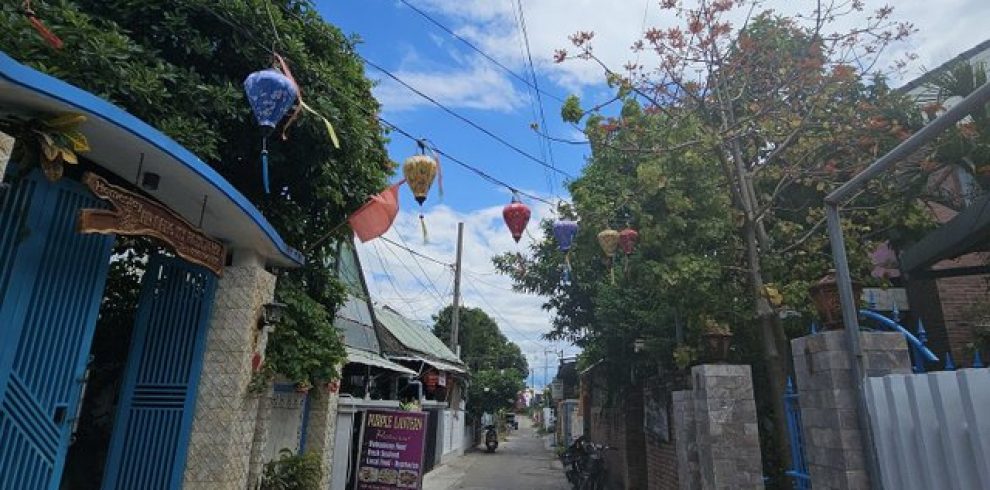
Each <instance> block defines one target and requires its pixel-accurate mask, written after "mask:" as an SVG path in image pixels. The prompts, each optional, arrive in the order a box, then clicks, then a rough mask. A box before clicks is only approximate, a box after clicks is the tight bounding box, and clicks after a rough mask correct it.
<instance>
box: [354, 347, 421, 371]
mask: <svg viewBox="0 0 990 490" xmlns="http://www.w3.org/2000/svg"><path fill="white" fill-rule="evenodd" d="M345 349H346V350H347V362H348V363H354V364H364V365H365V366H374V367H378V368H382V369H388V370H389V371H395V372H397V373H402V374H412V375H416V374H417V373H416V371H413V370H412V369H409V368H407V367H405V366H403V365H401V364H396V363H394V362H392V361H390V360H388V359H385V358H384V357H382V356H380V355H378V354H375V353H374V352H369V351H365V350H361V349H355V348H353V347H345Z"/></svg>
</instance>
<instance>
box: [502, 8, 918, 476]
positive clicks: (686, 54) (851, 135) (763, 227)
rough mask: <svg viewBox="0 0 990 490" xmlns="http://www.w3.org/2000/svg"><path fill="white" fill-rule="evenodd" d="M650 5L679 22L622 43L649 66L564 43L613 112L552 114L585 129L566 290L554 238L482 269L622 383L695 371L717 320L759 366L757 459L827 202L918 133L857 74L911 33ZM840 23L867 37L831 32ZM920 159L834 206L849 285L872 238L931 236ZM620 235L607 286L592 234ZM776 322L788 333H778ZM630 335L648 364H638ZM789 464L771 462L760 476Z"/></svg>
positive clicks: (778, 434)
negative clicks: (701, 345)
mask: <svg viewBox="0 0 990 490" xmlns="http://www.w3.org/2000/svg"><path fill="white" fill-rule="evenodd" d="M744 4H745V5H744ZM661 7H662V8H663V9H665V10H666V11H668V12H669V13H670V15H671V16H673V17H676V18H678V19H680V21H681V22H682V23H683V24H682V26H681V27H672V28H664V29H660V28H651V29H647V31H646V32H645V34H644V37H643V39H642V40H641V41H639V42H638V43H636V44H635V45H634V51H649V52H650V54H651V55H652V56H653V59H656V60H657V62H656V64H655V65H653V66H648V67H647V66H642V65H639V64H636V63H630V64H629V65H627V66H625V67H624V68H625V71H624V72H623V73H618V72H616V71H613V70H612V69H610V68H609V67H608V66H607V65H606V64H605V63H604V62H602V60H600V59H598V58H597V57H596V55H595V51H594V50H593V41H594V33H592V32H578V33H576V34H574V35H573V36H571V38H570V40H571V43H572V44H573V49H574V53H573V55H572V54H570V53H568V52H567V51H566V50H559V51H558V52H557V54H556V56H555V60H556V61H558V62H563V61H565V60H568V59H580V60H585V61H591V62H594V63H596V64H597V65H598V66H600V67H602V68H603V71H604V72H605V73H604V78H605V80H606V81H607V82H608V83H609V85H610V86H612V87H614V88H615V90H616V98H617V99H619V100H622V102H623V105H622V109H621V111H620V112H619V114H617V115H612V116H608V115H605V114H600V113H598V111H596V110H591V111H587V112H586V111H582V110H581V109H580V101H576V100H575V99H573V98H572V99H569V103H568V107H567V110H566V112H565V113H563V116H564V117H565V119H569V120H571V121H573V120H574V119H575V117H577V116H579V115H580V118H581V119H584V121H585V133H586V134H587V136H588V139H589V140H590V142H591V146H592V157H591V159H590V161H589V164H588V165H587V166H586V167H585V169H584V172H583V174H582V176H581V177H580V178H578V179H577V180H575V181H574V182H572V183H571V185H570V190H571V195H572V196H573V198H574V205H573V208H572V209H562V210H561V211H562V213H563V214H568V213H575V214H577V215H578V216H580V218H581V223H582V225H581V226H582V227H581V231H580V232H579V234H578V237H577V239H576V246H575V249H574V251H573V252H572V254H571V258H570V260H571V263H572V264H573V265H574V270H575V272H574V276H575V278H574V280H573V281H572V283H570V284H565V283H562V282H561V281H560V280H559V279H560V271H559V265H560V264H561V263H562V262H563V257H562V254H561V253H560V252H559V251H557V250H556V245H555V244H554V243H552V242H551V241H547V242H545V243H542V244H537V245H535V246H534V248H533V249H532V250H531V253H532V256H531V258H530V260H529V261H528V262H527V263H525V264H524V265H523V266H522V267H520V266H519V264H518V260H513V259H512V258H511V257H509V256H502V257H497V258H496V259H495V263H496V265H497V266H498V267H499V269H500V270H501V271H502V272H504V273H507V274H512V275H513V277H514V278H515V280H516V287H517V288H519V289H522V290H525V291H532V292H536V293H540V294H543V295H547V296H549V297H550V298H551V299H550V300H549V301H548V302H547V305H546V306H547V308H552V309H553V310H554V311H555V312H556V318H555V323H554V329H553V331H552V332H551V334H550V335H551V336H552V337H555V338H564V339H570V340H573V341H575V342H576V343H578V344H579V345H581V346H582V347H584V349H585V350H584V352H585V355H586V356H587V357H588V358H589V359H588V360H587V361H595V360H598V359H608V360H609V362H608V363H607V366H606V369H608V371H609V375H610V376H611V377H612V378H613V382H615V383H618V384H619V385H628V384H629V383H628V381H627V380H628V379H629V373H630V370H635V369H636V368H637V366H638V365H641V364H651V363H653V362H659V363H660V364H661V365H664V366H666V367H685V366H686V365H687V364H688V363H690V362H691V360H692V359H693V358H694V356H693V355H692V351H693V350H694V346H696V345H697V341H698V338H699V334H700V330H701V328H702V327H701V321H700V320H701V318H703V317H711V318H712V319H714V320H716V321H718V322H725V323H727V324H728V325H730V326H731V327H732V330H733V331H734V332H735V337H734V343H735V352H734V353H733V357H734V360H735V361H738V362H745V363H750V364H753V365H754V370H755V372H754V380H755V382H756V388H757V401H758V403H759V408H760V411H761V414H763V417H761V428H762V429H763V435H764V437H765V438H766V439H765V440H764V447H769V448H771V450H773V448H776V449H777V450H778V451H781V452H784V451H786V448H787V443H786V433H785V432H784V429H783V427H784V424H783V423H782V422H780V420H781V419H780V417H781V416H782V413H783V411H782V403H783V398H782V395H783V387H784V382H785V379H786V372H787V371H788V370H789V364H790V363H789V353H788V350H789V342H788V338H789V337H790V336H794V335H797V334H799V332H801V333H803V332H804V331H806V330H805V328H806V327H805V326H806V325H807V323H806V322H807V320H808V319H809V316H810V313H811V302H810V301H809V298H808V296H807V288H808V286H809V285H810V283H811V282H813V281H815V280H817V279H819V278H820V277H822V276H823V275H824V274H825V272H826V271H827V270H828V269H829V267H830V264H831V255H830V249H829V247H828V238H827V235H826V233H825V227H824V224H825V215H824V197H825V195H827V194H828V193H829V192H830V191H831V190H833V189H835V188H837V187H838V186H839V185H840V184H842V183H843V182H845V181H847V180H848V179H849V178H850V177H851V176H852V175H855V174H856V173H858V172H859V171H861V170H862V169H864V168H865V167H866V166H867V165H869V164H870V163H871V162H872V161H873V160H875V159H876V158H877V157H878V156H880V155H881V154H883V153H884V152H885V151H887V150H888V149H890V148H892V147H893V146H894V145H896V144H897V143H899V142H900V141H902V140H903V139H905V138H907V137H908V136H909V135H910V134H911V131H912V130H913V129H914V128H916V127H918V125H920V123H921V121H920V118H919V117H918V113H917V111H916V110H915V109H914V108H913V106H912V104H911V103H910V101H909V100H907V99H906V98H905V97H903V96H902V95H901V94H898V93H896V92H893V91H891V90H889V88H888V87H887V85H886V83H885V79H884V77H883V76H881V75H874V74H871V73H870V70H872V69H873V67H874V66H875V65H873V64H872V62H873V61H874V60H875V58H876V57H877V54H878V53H879V52H881V51H883V49H884V47H886V46H887V45H889V44H891V43H894V42H898V41H900V40H902V39H904V38H905V37H906V36H908V35H909V34H910V33H911V31H912V28H911V26H910V25H906V24H903V23H898V22H896V21H894V20H892V19H891V10H890V9H887V8H884V9H881V10H880V11H877V12H873V13H872V14H871V15H869V16H866V15H860V13H861V12H862V9H863V6H862V4H861V2H852V3H848V2H847V3H843V4H841V5H839V4H823V5H822V6H820V9H821V11H819V12H814V13H811V14H810V15H803V16H799V17H793V18H790V17H784V16H780V15H779V14H776V13H774V12H773V11H766V12H760V11H759V5H757V6H756V8H755V9H753V10H752V11H751V10H750V8H751V6H750V5H749V2H742V1H735V0H718V1H712V0H693V1H679V0H670V1H664V2H661ZM849 15H854V16H858V17H860V18H862V19H864V20H863V21H862V24H863V25H859V26H857V27H856V28H854V29H852V30H849V31H839V32H834V33H833V32H828V29H829V28H830V24H832V23H834V22H835V21H836V20H837V19H840V18H842V17H844V16H849ZM733 16H738V17H741V18H745V19H746V21H745V23H743V24H741V26H742V27H739V28H734V27H733V25H732V24H730V21H729V18H731V17H733ZM900 66H903V65H900ZM895 68H896V67H895ZM594 107H596V108H598V107H603V106H602V104H597V105H595V106H594ZM585 115H586V117H585ZM918 160H919V159H918V158H917V156H916V157H915V158H912V159H911V161H909V162H907V164H905V165H903V166H902V167H901V168H899V169H898V170H899V171H898V173H897V174H896V175H895V176H894V177H893V178H887V179H882V180H878V181H875V182H873V183H872V184H871V185H870V186H869V187H868V188H867V189H866V190H865V191H864V192H862V193H861V194H860V195H859V196H857V199H856V201H855V205H851V206H848V207H847V208H846V209H845V210H844V219H845V221H844V223H843V226H844V228H845V230H846V233H847V235H846V236H847V245H848V248H849V255H850V258H851V262H852V264H851V266H852V269H853V274H854V275H855V276H856V277H857V278H862V279H867V281H868V278H869V275H868V274H869V260H868V252H869V251H871V250H873V248H874V247H875V246H876V245H877V244H878V243H881V242H884V241H888V242H890V243H891V245H892V246H893V247H895V248H898V247H901V246H903V245H904V244H906V243H909V242H910V241H911V240H913V239H914V238H915V237H917V236H918V234H919V233H921V232H922V231H924V230H925V228H926V227H927V226H928V225H929V220H928V219H926V214H925V213H924V210H923V209H922V208H921V206H919V204H918V202H917V201H916V199H915V198H916V197H917V196H918V195H919V194H918V192H917V190H918V188H919V187H920V186H922V185H923V183H924V181H925V180H926V174H925V173H924V172H918V171H917V170H918ZM626 222H628V223H630V224H631V225H633V226H635V227H637V228H638V229H639V232H640V237H641V244H640V246H639V247H638V248H639V249H638V251H637V252H636V253H634V254H633V255H632V256H630V257H628V258H626V259H624V261H623V262H625V263H624V264H623V263H621V262H620V263H619V264H617V265H616V267H620V266H621V269H622V270H623V273H622V274H621V278H620V279H619V280H618V281H616V284H614V285H613V284H611V281H609V280H608V279H607V278H606V277H607V272H606V271H607V264H606V263H605V261H604V260H603V257H602V255H601V253H600V252H599V251H598V249H597V246H596V243H595V239H594V237H595V234H596V233H597V232H598V231H599V230H601V229H603V228H604V227H606V226H611V227H613V228H616V227H617V226H622V225H624V224H625V223H626ZM544 226H549V223H545V224H544ZM547 235H548V236H550V234H549V233H548V234H547ZM783 312H788V313H791V314H790V316H792V317H793V316H794V315H793V313H798V315H799V318H801V321H791V323H790V324H788V323H787V322H785V321H783V320H782V319H781V316H782V315H781V313H783ZM678 327H680V328H678ZM679 337H680V338H683V340H684V344H682V345H681V347H680V348H678V344H679V342H678V341H679V340H680V339H679ZM639 338H642V339H644V340H645V345H646V349H647V352H648V353H652V354H654V355H646V356H635V355H633V352H632V351H633V344H634V341H635V340H636V339H639ZM652 359H657V361H652ZM587 361H586V362H587ZM633 372H635V371H633ZM775 417H776V421H775V422H774V421H773V419H774V418H775ZM768 421H770V422H771V424H767V422H768ZM771 436H772V437H771ZM774 459H776V461H774ZM785 459H786V458H785V457H778V458H768V460H769V461H768V463H769V467H768V472H769V473H768V474H777V473H779V472H780V471H781V468H782V467H783V464H784V460H785Z"/></svg>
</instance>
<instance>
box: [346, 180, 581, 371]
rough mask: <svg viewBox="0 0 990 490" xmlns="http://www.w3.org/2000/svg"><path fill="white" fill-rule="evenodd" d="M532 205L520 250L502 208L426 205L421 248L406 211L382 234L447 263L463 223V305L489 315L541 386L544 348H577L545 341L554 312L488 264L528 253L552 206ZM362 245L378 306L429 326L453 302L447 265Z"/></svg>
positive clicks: (414, 218) (378, 244)
mask: <svg viewBox="0 0 990 490" xmlns="http://www.w3.org/2000/svg"><path fill="white" fill-rule="evenodd" d="M524 200H525V199H524ZM506 201H508V196H506ZM527 205H529V206H530V209H531V210H532V213H533V214H532V218H531V219H530V222H529V226H528V227H527V229H528V230H529V233H527V234H524V235H523V238H522V240H520V243H519V244H518V245H516V243H515V242H514V241H513V240H512V237H511V236H510V234H509V231H508V229H506V227H505V224H504V222H503V221H502V206H501V205H499V206H491V207H487V208H482V209H477V210H474V211H471V212H466V213H462V212H458V211H455V210H453V209H451V208H449V207H447V206H445V205H429V203H428V205H427V207H426V213H425V219H426V224H427V229H428V234H429V242H428V243H426V244H424V243H423V239H422V234H421V231H420V224H419V217H418V215H417V214H416V213H411V212H407V211H400V212H399V216H398V217H397V219H396V222H395V225H394V226H393V228H392V230H390V231H389V232H388V233H386V234H385V237H386V238H389V239H391V240H393V241H395V242H397V243H400V244H401V243H405V244H406V245H407V246H408V247H409V248H412V249H413V250H416V251H417V252H419V253H422V254H423V255H426V256H429V257H432V258H436V259H438V260H439V261H441V262H444V263H448V264H449V263H453V261H454V256H455V248H456V243H457V223H458V222H459V221H460V222H464V253H463V260H462V262H463V271H464V273H463V275H462V282H461V293H462V304H463V305H465V306H469V307H478V308H481V309H483V310H485V311H486V312H487V313H488V314H489V315H490V316H492V318H493V319H495V321H496V322H497V323H498V324H499V326H500V327H501V330H502V333H504V334H505V335H506V336H507V337H508V338H509V339H510V340H512V341H513V342H515V343H516V344H518V345H519V347H520V349H522V351H523V353H524V354H525V355H526V357H527V360H528V361H529V364H530V367H531V368H535V369H536V377H537V381H538V384H542V378H543V374H544V369H543V367H544V364H546V362H547V357H548V356H547V355H546V354H545V352H544V351H545V350H546V349H551V350H553V351H560V350H564V351H565V354H566V355H573V354H574V353H575V352H576V349H575V348H574V347H573V346H568V345H565V344H563V343H555V342H547V341H544V340H542V339H541V335H542V334H544V333H546V332H548V331H549V329H550V323H551V321H552V320H551V312H547V311H545V310H543V308H542V305H543V303H544V301H545V298H543V297H539V296H534V295H530V294H523V293H517V292H514V291H512V290H511V289H512V281H511V279H509V278H508V277H506V276H503V275H499V274H497V273H496V272H495V268H494V266H493V265H492V261H491V258H492V256H493V255H496V254H499V253H502V252H516V251H519V252H522V253H525V252H526V250H527V247H528V245H529V244H530V243H532V241H533V240H534V239H536V240H541V239H542V232H541V230H540V229H539V227H538V223H539V221H540V220H541V219H543V218H545V217H548V216H550V210H549V207H548V206H547V205H545V204H542V203H539V202H532V201H527ZM357 248H358V253H359V254H360V257H361V264H362V266H363V268H364V271H365V277H366V278H367V280H368V287H369V289H370V290H371V296H372V298H373V299H374V300H375V301H376V302H379V303H387V304H388V305H389V306H391V307H393V308H395V309H396V310H398V311H399V312H401V313H402V314H404V315H406V316H407V317H409V318H413V319H416V320H418V321H420V322H421V323H424V324H427V325H432V323H433V321H432V316H433V315H434V314H435V313H436V312H437V311H438V310H439V309H440V308H442V307H443V306H446V305H448V304H450V302H451V301H452V295H451V293H452V290H453V272H452V270H451V268H450V267H448V266H445V265H442V264H438V263H436V262H432V261H430V260H427V259H425V258H422V257H416V258H415V259H414V258H413V256H412V255H411V254H409V253H408V252H407V251H405V250H403V249H401V248H399V247H396V246H393V245H391V244H389V243H387V242H386V241H384V240H380V239H379V240H373V241H371V242H368V243H364V244H360V243H359V244H358V247H357ZM427 278H429V279H427ZM444 340H446V339H444ZM549 359H550V361H549V362H550V364H551V368H550V370H549V372H550V375H551V376H552V375H553V373H554V372H555V371H556V368H555V366H556V364H557V362H556V360H555V355H554V354H550V355H549Z"/></svg>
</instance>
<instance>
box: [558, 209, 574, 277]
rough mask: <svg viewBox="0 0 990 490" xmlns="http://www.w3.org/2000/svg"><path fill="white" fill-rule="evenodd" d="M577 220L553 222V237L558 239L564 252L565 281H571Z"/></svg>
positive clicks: (559, 245) (559, 246)
mask: <svg viewBox="0 0 990 490" xmlns="http://www.w3.org/2000/svg"><path fill="white" fill-rule="evenodd" d="M577 232H578V224H577V221H571V220H557V221H556V222H554V224H553V237H554V238H556V239H557V248H559V249H560V251H561V252H564V253H565V254H564V277H563V281H564V282H565V283H568V282H570V281H571V244H572V243H573V242H574V236H575V235H577Z"/></svg>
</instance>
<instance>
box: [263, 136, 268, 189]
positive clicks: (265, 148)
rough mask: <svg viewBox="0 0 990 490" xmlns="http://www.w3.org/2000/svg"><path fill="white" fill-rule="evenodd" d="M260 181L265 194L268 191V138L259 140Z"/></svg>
mask: <svg viewBox="0 0 990 490" xmlns="http://www.w3.org/2000/svg"><path fill="white" fill-rule="evenodd" d="M261 181H262V182H263V183H264V184H265V194H268V193H269V189H268V137H267V136H265V137H264V138H262V139H261Z"/></svg>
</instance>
